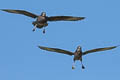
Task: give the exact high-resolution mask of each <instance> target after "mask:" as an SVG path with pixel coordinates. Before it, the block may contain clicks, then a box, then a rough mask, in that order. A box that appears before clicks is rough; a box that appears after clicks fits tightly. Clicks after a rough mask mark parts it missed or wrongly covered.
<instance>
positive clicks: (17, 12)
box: [1, 9, 37, 18]
mask: <svg viewBox="0 0 120 80" xmlns="http://www.w3.org/2000/svg"><path fill="white" fill-rule="evenodd" d="M1 10H2V11H6V12H9V13H16V14H23V15H25V16H28V17H32V18H36V17H37V15H35V14H33V13H30V12H27V11H24V10H12V9H1Z"/></svg>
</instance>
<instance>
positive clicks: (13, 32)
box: [0, 0, 120, 80]
mask: <svg viewBox="0 0 120 80" xmlns="http://www.w3.org/2000/svg"><path fill="white" fill-rule="evenodd" d="M0 8H1V9H22V10H27V11H30V12H33V13H36V14H41V12H42V11H44V12H46V13H47V16H59V15H68V16H81V17H86V19H85V20H83V21H77V22H51V23H50V22H49V26H48V27H46V34H42V29H37V30H36V31H35V32H32V29H33V25H32V21H35V19H32V18H29V17H26V16H23V15H17V14H10V13H6V12H2V11H0V80H120V47H118V48H116V49H113V50H110V51H104V52H98V53H94V54H88V55H86V56H84V57H83V64H84V65H85V67H86V69H85V70H82V69H81V64H80V62H79V61H77V62H76V64H75V66H76V69H75V70H72V63H73V56H72V57H71V56H68V55H64V54H59V53H53V52H47V51H43V50H40V49H39V48H38V47H37V46H38V45H42V46H48V47H56V48H61V49H65V50H69V51H73V52H74V51H75V50H76V47H77V46H78V45H80V46H82V49H83V51H85V50H89V49H94V48H100V47H107V46H114V45H120V0H1V1H0Z"/></svg>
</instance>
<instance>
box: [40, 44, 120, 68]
mask: <svg viewBox="0 0 120 80" xmlns="http://www.w3.org/2000/svg"><path fill="white" fill-rule="evenodd" d="M38 47H39V48H40V49H42V50H46V51H51V52H57V53H63V54H67V55H70V56H72V55H73V56H74V58H73V65H72V69H75V66H74V64H75V61H76V60H79V61H80V62H81V64H82V69H85V67H84V65H83V63H82V56H84V55H86V54H89V53H94V52H99V51H105V50H111V49H114V48H117V47H118V46H111V47H104V48H96V49H91V50H87V51H84V52H83V51H82V47H81V46H78V47H77V49H76V51H75V52H71V51H67V50H63V49H59V48H49V47H44V46H38Z"/></svg>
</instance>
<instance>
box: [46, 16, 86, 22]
mask: <svg viewBox="0 0 120 80" xmlns="http://www.w3.org/2000/svg"><path fill="white" fill-rule="evenodd" d="M83 19H85V17H73V16H51V17H48V21H78V20H83Z"/></svg>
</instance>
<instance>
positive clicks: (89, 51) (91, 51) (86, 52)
mask: <svg viewBox="0 0 120 80" xmlns="http://www.w3.org/2000/svg"><path fill="white" fill-rule="evenodd" d="M116 47H118V46H112V47H105V48H97V49H92V50H88V51H85V52H83V55H86V54H88V53H93V52H98V51H105V50H111V49H114V48H116Z"/></svg>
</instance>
